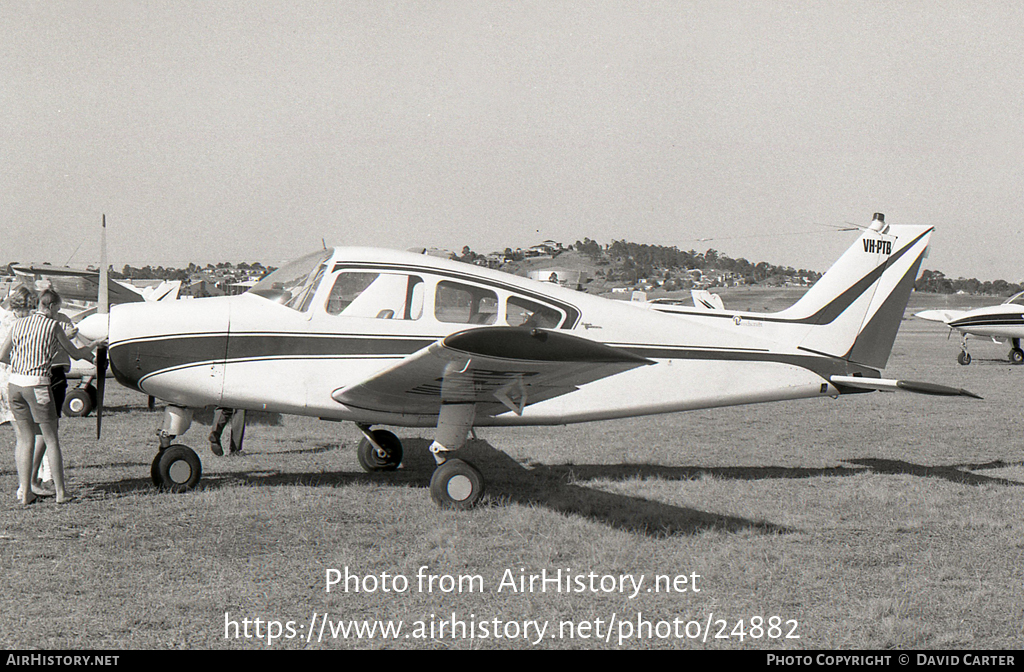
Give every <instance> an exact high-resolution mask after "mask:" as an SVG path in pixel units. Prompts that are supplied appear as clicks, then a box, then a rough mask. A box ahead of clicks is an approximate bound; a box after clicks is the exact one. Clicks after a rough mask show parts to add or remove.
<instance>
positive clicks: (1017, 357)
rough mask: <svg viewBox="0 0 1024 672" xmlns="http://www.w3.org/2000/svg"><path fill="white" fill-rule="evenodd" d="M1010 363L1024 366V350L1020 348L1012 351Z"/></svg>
mask: <svg viewBox="0 0 1024 672" xmlns="http://www.w3.org/2000/svg"><path fill="white" fill-rule="evenodd" d="M1010 361H1011V362H1013V363H1014V364H1024V350H1021V349H1020V348H1014V349H1013V350H1010Z"/></svg>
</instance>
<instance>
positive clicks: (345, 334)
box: [80, 215, 976, 508]
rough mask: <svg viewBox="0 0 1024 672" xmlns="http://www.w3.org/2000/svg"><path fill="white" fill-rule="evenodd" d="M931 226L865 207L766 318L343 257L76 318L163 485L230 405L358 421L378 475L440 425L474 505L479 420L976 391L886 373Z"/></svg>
mask: <svg viewBox="0 0 1024 672" xmlns="http://www.w3.org/2000/svg"><path fill="white" fill-rule="evenodd" d="M932 230H933V229H932V228H931V227H927V226H888V225H886V224H885V222H884V218H883V217H882V215H876V217H875V219H874V221H873V222H872V224H871V226H870V227H869V228H867V229H866V230H865V231H864V233H863V234H862V235H861V237H860V238H859V239H858V241H857V242H856V243H855V244H854V245H853V247H851V248H850V249H849V250H847V251H846V252H845V253H844V254H843V256H842V257H841V258H840V259H839V260H838V262H836V264H835V265H834V266H833V267H832V268H831V269H830V270H829V271H828V272H827V273H826V274H825V275H824V276H823V277H822V278H821V279H820V280H819V281H818V282H817V283H816V284H815V285H814V286H813V287H811V288H810V290H808V292H807V293H806V294H805V295H803V297H802V298H801V299H800V300H799V301H797V303H795V304H794V305H793V306H792V307H790V308H788V309H786V310H783V311H781V312H778V313H771V314H760V313H752V312H741V311H729V310H710V311H709V310H706V309H703V308H701V309H695V308H694V309H690V310H681V309H678V308H676V309H675V310H674V311H673V313H672V314H664V313H661V312H658V311H657V310H650V309H648V310H642V309H638V308H637V307H636V306H634V305H631V302H622V301H614V300H610V299H604V298H600V297H596V296H592V295H588V294H584V293H580V292H577V291H573V290H570V289H566V288H563V287H559V286H557V285H554V284H551V283H540V282H535V281H532V280H528V279H526V278H521V277H517V276H512V275H508V274H505V273H501V272H498V271H494V270H490V269H486V268H480V267H478V266H473V265H469V264H464V263H459V262H456V261H448V260H445V259H439V258H435V257H430V256H425V255H417V254H413V253H408V252H397V251H389V250H377V249H366V248H334V249H324V250H319V251H317V252H314V253H312V254H310V255H307V256H305V257H302V258H300V259H298V260H296V261H294V262H291V263H289V264H287V265H285V266H283V267H282V268H280V269H279V270H277V271H275V272H274V273H272V274H271V275H269V276H267V277H265V278H264V279H263V280H261V281H260V282H259V283H258V284H257V285H256V286H255V287H253V288H252V289H251V290H250V291H248V292H247V293H245V294H242V295H240V296H233V297H217V298H208V299H201V300H196V301H189V302H172V303H132V304H122V305H118V306H113V307H112V308H111V309H110V312H109V323H107V322H103V321H102V318H103V317H104V316H101V315H97V316H95V318H89V319H90V320H93V323H92V324H91V325H87V323H86V322H83V323H82V324H81V325H80V326H81V329H82V331H83V333H85V335H86V336H87V337H88V338H91V339H96V338H101V337H103V336H107V338H108V340H109V361H110V366H111V368H112V369H113V371H114V374H115V376H116V377H117V380H118V381H119V382H121V383H122V384H123V385H126V386H128V387H130V388H133V389H136V390H140V391H142V392H144V393H145V394H149V395H153V396H155V397H157V398H159V399H162V400H164V401H165V402H167V404H168V406H167V407H166V409H165V411H164V413H165V415H164V425H163V428H162V429H161V431H160V446H159V449H158V452H157V455H156V457H155V458H154V460H153V465H152V477H153V481H154V483H155V484H157V485H158V486H161V487H166V488H170V489H172V490H187V489H190V488H192V487H194V486H195V485H196V484H197V483H198V482H199V480H200V477H201V473H202V466H201V463H200V460H199V457H198V456H197V455H196V453H195V452H194V451H192V450H191V449H190V448H188V447H186V446H184V445H178V444H174V443H173V441H174V440H175V439H176V438H177V437H179V436H181V435H182V434H183V433H185V431H186V430H187V429H188V427H189V425H190V423H191V418H192V409H195V408H199V407H207V406H223V407H231V408H237V409H247V410H253V411H269V412H276V413H283V414H296V415H306V416H314V417H319V418H322V419H325V420H334V421H351V422H354V423H356V425H357V426H358V427H359V429H360V430H361V431H362V433H363V436H364V439H363V440H362V442H361V443H360V445H359V446H358V448H357V457H358V459H359V462H360V463H361V465H362V466H363V467H364V468H365V469H367V470H370V471H376V470H392V469H396V468H397V467H398V466H399V464H400V463H401V461H402V444H401V441H400V440H399V439H398V438H397V437H396V436H395V435H394V434H393V433H391V432H390V431H387V430H384V429H372V426H373V425H390V426H399V427H432V428H435V432H434V441H433V443H432V444H431V445H430V452H431V453H432V454H433V456H434V458H435V461H436V462H437V468H436V469H435V471H434V473H433V476H432V478H431V481H430V492H431V496H432V497H433V499H434V500H435V501H437V502H438V503H439V504H441V505H446V506H453V507H456V508H468V507H470V506H472V505H473V504H474V503H476V502H477V501H478V500H479V498H480V496H481V494H482V492H483V489H484V480H483V476H482V475H481V474H480V472H479V471H478V470H477V469H476V468H475V467H474V466H473V465H471V464H469V463H468V462H465V461H464V460H462V459H459V458H458V457H457V456H458V455H459V453H458V450H459V449H460V448H461V447H462V446H463V445H464V444H465V442H466V440H467V438H468V435H469V432H470V431H471V430H472V428H474V427H490V426H516V425H560V424H567V423H576V422H585V421H591V420H608V419H613V418H625V417H632V416H641V415H649V414H656V413H673V412H678V411H686V410H691V409H702V408H713V407H718V406H730V405H737V404H749V403H755V402H767V401H781V400H789V399H802V398H818V397H838V396H840V395H845V394H849V393H855V392H866V391H873V390H885V391H895V390H908V391H914V392H920V393H925V394H941V395H967V396H976V395H973V394H972V393H970V392H967V391H965V390H961V389H955V388H951V387H945V386H941V385H934V384H929V383H915V382H911V381H903V380H888V379H883V378H881V376H880V373H879V371H878V369H880V368H883V367H884V366H885V364H886V362H887V360H888V358H889V353H890V350H891V348H892V344H893V340H894V339H895V337H896V332H897V330H898V328H899V325H900V320H901V319H902V316H903V311H904V309H905V307H906V304H907V300H908V298H909V296H910V292H911V289H912V288H913V284H914V280H915V278H916V277H917V273H918V270H919V269H920V265H921V260H922V258H923V257H924V255H925V252H926V250H927V248H928V242H929V238H930V236H931V234H932ZM87 327H91V328H92V329H91V331H87Z"/></svg>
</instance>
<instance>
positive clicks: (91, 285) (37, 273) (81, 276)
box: [13, 264, 144, 305]
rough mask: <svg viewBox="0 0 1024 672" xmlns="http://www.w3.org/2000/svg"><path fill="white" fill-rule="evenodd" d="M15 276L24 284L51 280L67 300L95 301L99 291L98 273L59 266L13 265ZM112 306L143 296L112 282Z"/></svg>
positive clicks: (110, 289)
mask: <svg viewBox="0 0 1024 672" xmlns="http://www.w3.org/2000/svg"><path fill="white" fill-rule="evenodd" d="M13 269H14V273H15V275H16V276H18V278H19V279H21V280H22V282H28V283H30V284H31V283H33V282H36V281H39V280H49V281H50V284H51V285H52V286H53V289H54V290H55V291H56V292H57V293H58V294H60V296H61V298H62V299H64V300H65V301H68V300H73V301H95V300H96V297H97V296H99V291H100V280H99V277H100V273H99V271H92V270H87V269H86V270H82V269H73V268H66V267H60V266H47V265H45V264H44V265H38V264H35V265H24V266H14V267H13ZM107 292H108V296H109V297H110V299H109V300H110V303H111V305H113V304H116V303H136V302H140V301H143V300H144V299H143V298H142V294H141V293H139V292H137V291H135V290H134V289H133V288H131V287H128V286H127V285H124V284H121V283H119V282H117V281H115V280H111V281H110V283H109V284H108V286H107Z"/></svg>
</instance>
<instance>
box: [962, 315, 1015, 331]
mask: <svg viewBox="0 0 1024 672" xmlns="http://www.w3.org/2000/svg"><path fill="white" fill-rule="evenodd" d="M1020 325H1024V314H1022V313H1016V314H1015V313H1008V314H1005V315H974V316H971V317H962V318H960V319H959V320H953V321H952V322H950V323H949V326H951V327H954V328H961V327H1015V326H1020Z"/></svg>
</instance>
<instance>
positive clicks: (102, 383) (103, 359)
mask: <svg viewBox="0 0 1024 672" xmlns="http://www.w3.org/2000/svg"><path fill="white" fill-rule="evenodd" d="M106 385H107V346H105V345H104V346H101V347H99V348H97V349H96V438H97V439H99V438H100V429H101V428H102V426H103V390H104V388H105V387H106Z"/></svg>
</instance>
